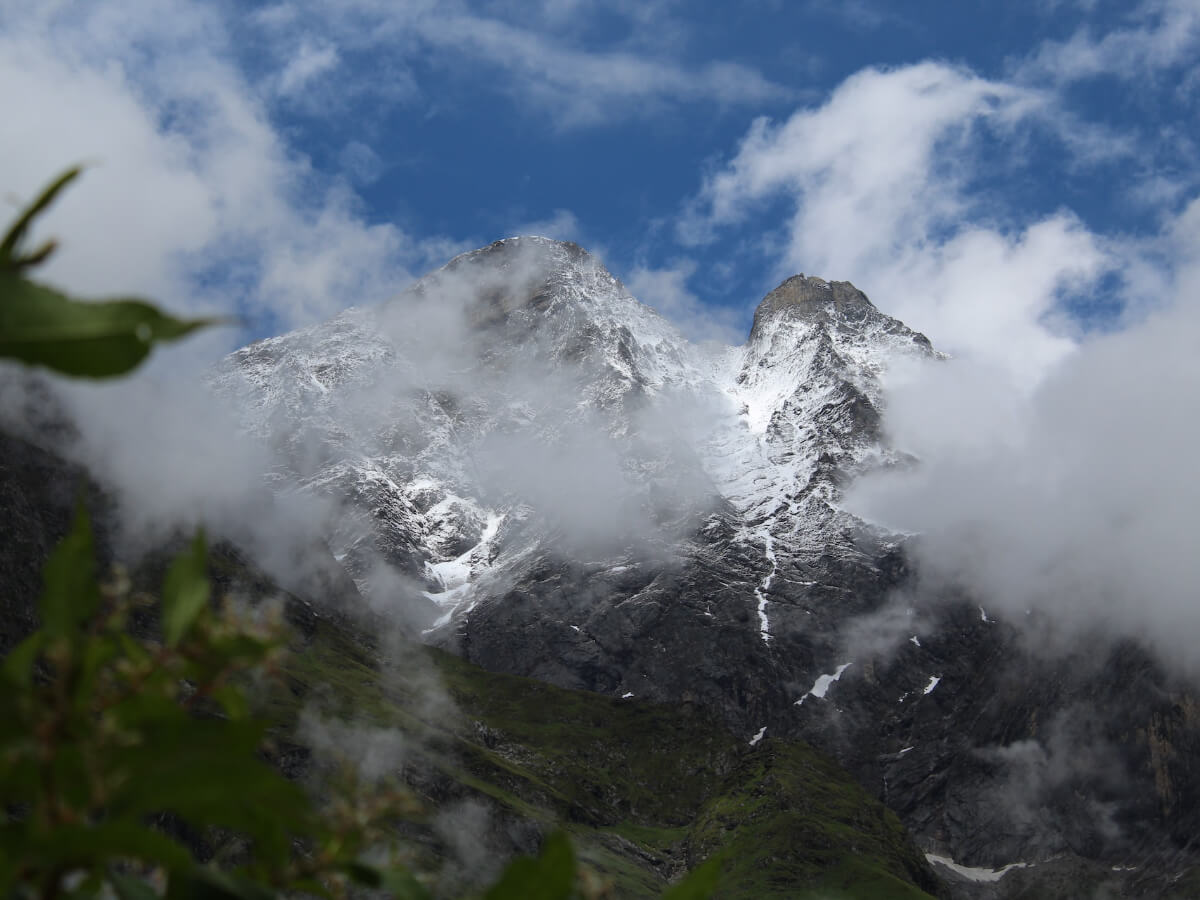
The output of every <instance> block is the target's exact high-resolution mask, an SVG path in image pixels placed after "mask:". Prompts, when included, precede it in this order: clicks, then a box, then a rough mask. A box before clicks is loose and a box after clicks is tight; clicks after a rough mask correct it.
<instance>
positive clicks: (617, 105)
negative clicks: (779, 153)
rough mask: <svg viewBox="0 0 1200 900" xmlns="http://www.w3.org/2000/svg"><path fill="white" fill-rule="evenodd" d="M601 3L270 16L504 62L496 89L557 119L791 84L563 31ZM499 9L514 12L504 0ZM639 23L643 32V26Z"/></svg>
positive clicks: (466, 64)
mask: <svg viewBox="0 0 1200 900" xmlns="http://www.w3.org/2000/svg"><path fill="white" fill-rule="evenodd" d="M595 6H596V4H593V3H591V2H568V3H567V4H565V5H563V4H561V3H554V2H551V3H549V5H548V6H547V7H546V8H545V9H543V10H541V13H539V14H538V15H531V14H529V11H528V8H527V7H526V8H523V9H522V10H521V11H520V12H521V13H522V14H516V15H514V14H513V12H514V11H512V10H509V11H508V12H509V13H510V17H509V18H502V17H500V16H498V15H486V14H482V13H480V12H478V11H476V10H475V9H473V8H472V7H471V6H470V5H469V4H466V3H441V4H430V3H425V2H416V0H414V2H407V3H392V2H383V0H355V2H347V3H343V4H339V5H337V6H330V5H328V4H324V3H316V2H296V3H292V4H289V5H288V7H287V14H286V15H283V14H282V13H276V14H274V15H273V16H272V17H270V18H269V20H268V24H269V25H270V27H271V28H272V29H276V30H284V31H286V32H289V33H290V32H291V31H294V30H296V29H298V28H304V29H307V30H308V31H311V32H314V33H324V34H329V35H332V36H334V37H336V40H337V41H338V43H339V45H341V46H345V47H348V48H357V49H369V50H371V51H372V52H374V53H378V54H380V55H382V56H386V57H388V58H392V59H397V60H401V61H402V63H403V64H404V65H408V64H410V63H412V62H414V61H420V62H421V63H423V64H426V65H430V66H433V67H435V68H438V69H440V70H441V71H442V72H444V73H447V74H450V75H453V76H455V77H462V75H463V74H464V73H468V74H469V75H470V76H471V77H472V80H473V83H476V84H478V82H475V81H474V79H475V76H478V75H480V74H482V73H481V71H480V67H484V69H485V70H486V69H493V70H499V72H500V73H501V74H502V76H503V77H501V78H499V79H496V78H490V79H488V80H487V81H486V82H485V84H486V85H487V87H488V88H489V89H494V90H499V91H501V92H504V93H507V94H510V95H512V96H514V97H516V98H519V99H520V100H521V101H522V104H523V105H524V106H525V107H526V108H531V109H533V110H535V111H538V112H541V113H544V114H548V115H550V116H552V118H553V121H554V124H555V125H556V126H557V127H577V126H590V125H597V124H602V123H605V122H609V121H612V120H614V119H627V118H634V117H639V116H645V115H647V114H649V113H652V112H654V111H656V110H658V109H661V108H662V107H663V106H665V105H670V104H677V103H692V102H705V103H714V104H718V105H723V106H728V105H738V104H753V103H761V102H764V101H767V100H774V99H780V98H784V97H786V96H788V95H789V93H790V92H789V90H788V89H786V88H784V87H783V86H781V85H778V84H775V83H772V82H770V81H768V80H767V79H766V78H764V77H763V76H762V74H760V73H759V72H758V71H757V70H755V69H753V68H750V67H748V66H745V65H741V64H738V63H733V62H726V61H719V60H718V61H706V62H704V63H701V64H696V65H693V64H688V63H685V62H682V61H680V60H679V59H678V58H676V56H674V55H673V54H671V53H664V52H660V51H659V50H657V49H653V50H648V49H646V48H645V47H643V46H642V43H644V42H638V41H634V42H632V43H630V44H629V45H628V46H626V45H624V44H618V45H616V46H613V45H611V44H610V45H609V46H608V47H607V48H606V49H590V48H588V49H585V48H584V47H583V46H581V45H580V44H579V43H578V42H576V41H574V40H572V39H571V38H570V36H569V35H565V34H563V33H561V32H560V31H556V30H555V28H556V27H557V26H558V25H561V23H562V21H563V18H564V17H569V16H570V15H574V16H576V17H577V18H578V19H579V20H580V21H583V20H587V19H588V17H589V16H590V15H591V14H592V13H594V12H595V9H594V7H595ZM494 11H495V12H505V10H504V8H503V4H501V5H500V6H499V7H495V8H494ZM608 12H610V13H615V14H617V15H621V16H624V17H626V18H628V19H629V20H630V22H631V23H633V25H634V26H636V25H637V24H638V23H644V22H645V21H647V18H648V19H649V20H651V21H654V22H656V23H658V24H657V25H656V27H655V32H656V33H666V32H670V31H672V30H681V29H682V28H683V26H682V24H681V23H679V22H678V21H671V22H670V23H669V25H664V24H663V21H664V17H665V16H666V7H665V6H664V5H663V4H651V5H649V6H648V7H647V8H645V9H641V8H640V7H639V6H638V5H637V4H623V5H621V6H619V7H617V8H615V9H611V10H608ZM631 30H632V31H634V32H635V33H636V31H637V28H635V27H634V28H631ZM659 43H661V42H659ZM667 43H668V44H671V43H672V42H667ZM281 46H282V45H281ZM485 77H486V76H485Z"/></svg>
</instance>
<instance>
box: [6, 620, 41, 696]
mask: <svg viewBox="0 0 1200 900" xmlns="http://www.w3.org/2000/svg"><path fill="white" fill-rule="evenodd" d="M45 644H46V632H44V631H35V632H34V633H33V634H31V635H30V636H29V637H27V638H25V640H23V641H21V643H19V644H17V646H16V647H14V648H13V649H12V650H11V651H10V652H9V654H8V656H6V657H5V658H4V677H5V678H6V679H8V681H10V682H11V683H12V684H13V685H14V686H15V687H18V688H28V687H29V686H30V685H32V684H33V664H34V662H35V661H36V660H37V656H38V654H39V653H41V652H42V647H44V646H45Z"/></svg>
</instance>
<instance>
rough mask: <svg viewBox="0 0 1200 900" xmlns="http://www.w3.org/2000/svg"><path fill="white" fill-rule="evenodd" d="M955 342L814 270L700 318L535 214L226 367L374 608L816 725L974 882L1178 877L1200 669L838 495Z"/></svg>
mask: <svg viewBox="0 0 1200 900" xmlns="http://www.w3.org/2000/svg"><path fill="white" fill-rule="evenodd" d="M938 358H939V354H938V353H937V352H936V351H935V350H934V349H933V348H932V347H931V345H930V342H929V341H928V340H927V339H926V338H925V337H924V336H922V335H920V334H918V333H916V332H914V331H912V330H910V329H908V328H907V327H906V326H905V325H903V324H902V323H900V322H898V321H897V320H895V319H892V318H890V317H888V316H886V315H884V314H883V313H881V312H880V311H879V310H878V309H876V308H875V306H874V305H873V304H872V303H871V302H870V301H869V300H868V299H867V297H866V296H865V295H864V294H863V293H862V292H860V291H858V290H857V289H856V288H854V286H853V285H850V284H848V283H846V282H836V281H835V282H827V281H824V280H823V279H821V278H815V277H805V276H803V275H799V276H796V277H794V278H790V279H788V280H787V281H785V282H784V283H783V284H781V285H780V286H779V287H778V288H776V289H775V290H774V291H772V292H771V293H770V294H769V295H768V296H767V297H766V298H765V299H764V300H763V302H762V303H761V304H760V305H759V307H758V309H757V311H756V313H755V316H754V322H753V327H752V329H751V332H750V335H749V338H748V340H747V341H746V343H745V344H744V345H742V346H740V347H714V346H700V345H695V344H692V343H689V342H688V341H687V340H685V339H684V338H683V337H682V336H681V335H680V334H679V333H678V332H677V331H676V330H675V329H674V328H673V327H672V326H671V325H670V324H669V323H667V322H666V321H665V320H663V319H662V318H661V317H659V316H658V315H657V314H655V313H654V312H653V311H652V310H650V309H648V308H647V307H645V306H643V305H642V304H640V303H638V301H637V300H636V299H634V298H633V297H632V296H631V295H630V294H629V292H628V291H627V290H626V289H625V288H624V286H623V285H621V283H620V282H619V281H618V280H617V279H615V278H614V277H613V276H612V275H611V274H610V273H609V272H608V271H607V270H606V269H605V268H604V267H603V265H602V264H600V263H599V261H597V260H596V259H595V258H594V257H592V256H591V255H589V254H588V253H586V252H585V251H583V250H582V249H581V248H579V247H577V246H576V245H573V244H567V243H560V242H555V241H550V240H546V239H543V238H524V237H523V238H514V239H509V240H505V241H499V242H497V243H495V244H492V245H491V246H489V247H486V248H483V249H481V250H477V251H474V252H471V253H467V254H464V255H462V256H459V257H457V258H456V259H454V260H452V261H451V262H450V263H449V264H447V265H446V266H445V267H444V268H442V269H440V270H438V271H436V272H434V273H432V274H430V275H428V276H426V277H425V278H423V279H422V280H420V281H419V282H417V283H416V284H415V285H413V286H412V287H411V288H409V289H408V290H406V291H405V292H403V293H402V294H401V295H400V296H398V297H397V298H395V299H394V300H392V301H391V302H389V303H387V304H384V305H383V306H380V307H374V308H352V309H349V310H347V311H346V312H344V313H342V314H341V315H339V316H337V317H336V318H334V319H332V320H331V321H329V322H327V323H325V324H322V325H319V326H315V327H313V328H309V329H306V330H303V331H299V332H295V333H292V334H287V335H283V336H281V337H277V338H271V339H268V340H265V341H260V342H258V343H256V344H253V345H251V346H249V347H246V348H244V349H242V350H239V351H238V352H236V353H234V354H233V355H232V356H231V357H229V358H228V360H226V362H225V364H224V365H223V366H222V367H221V369H220V370H219V371H218V372H217V373H215V374H214V376H213V379H212V382H213V386H214V388H215V389H216V390H217V391H218V392H219V393H220V394H222V395H224V396H225V397H227V398H228V399H229V400H230V402H231V403H233V404H234V405H235V406H236V408H237V410H238V411H239V415H240V416H241V421H242V424H243V427H244V428H245V429H246V430H247V431H248V432H250V433H251V434H254V435H256V436H257V437H258V438H260V439H261V440H262V441H263V442H264V443H265V444H266V445H267V446H269V447H271V448H272V450H273V451H274V453H275V459H276V460H277V464H276V467H275V468H274V470H273V471H272V473H271V479H270V480H271V484H272V486H273V488H274V489H275V491H276V492H277V493H278V494H295V495H299V496H303V497H306V498H310V499H312V500H313V501H314V502H315V503H317V504H318V505H319V506H320V508H321V509H322V510H324V513H323V515H324V516H325V520H324V522H323V523H322V527H323V529H324V532H325V535H326V538H327V540H328V542H329V544H330V546H331V547H332V549H333V552H334V556H335V557H336V558H337V559H338V561H339V562H340V563H341V564H342V565H343V566H344V567H345V569H346V570H347V571H348V572H349V573H350V575H351V576H352V577H353V578H354V580H355V582H356V585H357V588H358V590H359V592H360V593H361V594H362V595H363V597H365V598H366V603H368V604H369V605H370V607H371V609H372V610H373V612H374V613H375V614H376V615H377V616H379V617H380V620H386V621H389V622H393V623H397V624H398V626H399V627H402V628H403V629H404V630H405V631H406V633H407V634H408V635H410V636H412V637H416V638H419V639H420V640H421V641H423V642H424V643H427V644H431V645H433V646H435V647H442V648H446V649H449V650H451V651H453V652H454V653H455V654H457V655H459V656H461V657H462V658H463V659H464V660H467V661H469V662H471V663H475V664H478V665H481V666H483V667H484V668H485V669H488V670H491V671H494V672H501V673H507V674H510V675H516V676H528V677H532V678H536V679H539V680H541V681H543V682H549V683H551V684H554V685H557V686H559V687H562V688H569V689H577V690H578V689H582V690H587V691H593V692H598V693H601V694H607V695H609V696H610V697H612V698H615V699H622V698H626V699H631V698H632V699H637V700H650V701H655V702H658V703H666V704H673V705H678V706H682V707H688V708H690V707H698V708H701V709H704V710H708V711H710V712H711V713H712V714H714V715H716V716H718V717H719V718H720V719H722V720H723V721H724V722H725V723H726V725H727V727H729V728H731V729H732V730H733V731H734V732H735V733H737V734H739V735H741V737H742V738H743V739H744V740H746V741H747V742H749V741H757V740H762V739H764V738H771V737H782V738H804V739H806V740H808V741H811V742H812V743H813V744H815V745H816V746H818V747H820V748H822V749H824V750H826V751H827V752H829V753H831V754H832V755H834V756H835V757H836V758H837V759H838V760H839V761H840V762H841V763H842V764H843V765H845V766H846V767H847V768H848V769H849V770H850V771H851V772H852V773H853V774H854V775H855V777H856V778H857V779H858V780H859V781H860V783H862V784H863V785H864V786H866V787H867V788H868V789H869V790H870V791H872V792H873V793H874V794H875V795H876V796H878V797H879V798H880V799H881V800H883V801H884V802H885V803H886V804H887V805H888V806H890V807H891V808H892V809H894V810H895V811H896V812H897V813H899V814H900V816H901V819H902V820H903V821H904V822H905V824H906V825H907V826H908V827H909V828H910V829H912V831H913V832H914V834H915V835H916V837H917V839H918V841H919V842H920V843H921V844H922V846H923V847H924V848H925V849H926V850H927V851H928V852H929V853H930V854H931V859H935V861H938V866H939V869H940V871H941V874H943V875H944V876H945V877H946V878H947V879H948V880H949V881H950V882H952V883H953V882H959V883H961V884H962V885H963V886H964V887H963V888H962V890H964V891H965V892H966V893H965V894H964V895H965V896H1021V895H1022V894H1021V893H1020V892H1021V891H1023V890H1034V891H1035V894H1034V895H1036V896H1077V895H1078V894H1077V893H1071V892H1072V891H1077V890H1079V889H1080V886H1081V885H1089V884H1090V885H1092V886H1094V887H1095V889H1096V890H1100V889H1104V890H1108V891H1111V892H1114V893H1115V895H1116V896H1162V895H1165V892H1166V891H1167V885H1168V884H1169V882H1170V879H1172V878H1175V877H1177V876H1182V875H1183V874H1184V873H1185V872H1186V871H1188V867H1190V866H1192V865H1194V864H1195V861H1196V860H1195V856H1194V853H1193V851H1192V850H1191V849H1190V848H1191V839H1192V835H1194V834H1195V833H1196V827H1197V825H1200V822H1198V821H1197V815H1198V813H1197V811H1198V810H1200V772H1198V767H1197V764H1196V763H1197V760H1200V754H1198V752H1197V751H1198V750H1200V744H1198V740H1200V717H1198V716H1197V715H1196V710H1197V709H1200V706H1197V704H1196V701H1195V698H1194V692H1193V691H1192V689H1191V688H1190V685H1189V684H1187V683H1186V682H1183V681H1180V680H1179V679H1178V678H1177V677H1176V676H1174V675H1172V674H1170V673H1168V672H1165V671H1163V670H1162V669H1161V668H1159V667H1158V666H1157V665H1156V663H1155V662H1154V661H1153V659H1152V657H1151V656H1150V655H1149V654H1147V653H1146V652H1145V651H1144V650H1142V649H1141V648H1139V647H1138V646H1136V645H1134V644H1131V643H1113V642H1111V641H1108V640H1106V639H1102V638H1097V640H1096V641H1095V642H1093V643H1092V644H1090V645H1089V646H1088V647H1087V648H1085V649H1081V650H1080V651H1079V652H1078V653H1077V654H1075V655H1073V656H1064V655H1062V654H1058V655H1055V654H1047V653H1041V652H1038V651H1035V649H1034V648H1033V646H1032V645H1031V644H1030V643H1029V642H1028V641H1026V640H1024V639H1023V635H1024V634H1025V633H1026V632H1027V631H1028V628H1027V625H1028V623H1025V622H1006V621H1003V620H1000V619H998V618H997V617H996V616H994V615H989V613H988V612H987V611H986V610H985V609H983V608H981V607H979V606H978V605H977V604H976V603H975V602H974V601H973V600H972V598H970V597H969V596H967V595H966V594H965V593H962V592H955V591H948V590H937V591H934V590H932V589H928V588H925V587H924V586H923V585H922V583H921V582H920V579H919V573H914V572H913V571H912V570H911V565H910V563H909V561H908V555H907V554H906V550H905V547H906V543H907V542H908V541H909V540H912V539H913V538H911V537H910V536H906V535H898V534H893V533H889V532H888V531H886V530H885V529H883V528H881V527H878V526H876V525H873V524H872V523H869V522H864V521H861V520H859V519H857V518H855V517H854V516H853V515H851V514H850V513H848V512H847V511H845V510H844V509H842V508H841V507H840V505H839V501H840V498H841V495H842V491H843V489H844V487H845V485H846V484H847V483H848V481H849V480H850V479H852V478H854V477H855V476H856V475H858V474H860V473H863V472H867V471H870V470H872V469H874V468H876V467H881V466H896V465H905V466H906V465H919V461H916V460H913V459H911V458H909V457H908V456H907V455H906V454H905V453H904V452H903V448H900V447H894V446H892V445H891V444H890V443H889V438H888V435H887V434H886V433H885V431H884V430H883V428H882V427H881V420H882V412H883V402H884V383H885V379H886V377H887V373H888V371H889V367H892V366H895V365H896V364H897V361H898V360H906V359H908V360H936V359H938ZM1031 616H1033V618H1034V619H1036V616H1035V615H1034V614H1032V613H1031ZM918 622H920V623H921V624H920V627H919V628H918V625H917V623H918ZM918 631H919V632H920V633H918ZM1003 866H1008V867H1010V868H1008V869H1007V870H1006V871H1005V874H1004V875H1003V876H1002V877H1000V876H995V875H994V874H993V872H992V869H993V868H995V867H1003ZM1030 885H1033V887H1030ZM1055 885H1058V886H1059V887H1054V886H1055ZM1060 889H1061V890H1062V891H1066V893H1058V892H1057V891H1059V890H1060Z"/></svg>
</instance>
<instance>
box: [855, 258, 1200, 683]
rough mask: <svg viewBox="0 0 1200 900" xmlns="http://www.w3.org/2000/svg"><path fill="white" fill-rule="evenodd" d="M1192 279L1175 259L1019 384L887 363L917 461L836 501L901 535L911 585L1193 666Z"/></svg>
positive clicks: (1197, 661)
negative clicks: (1163, 280) (1038, 617)
mask: <svg viewBox="0 0 1200 900" xmlns="http://www.w3.org/2000/svg"><path fill="white" fill-rule="evenodd" d="M1195 286H1196V281H1195V278H1194V277H1190V276H1189V273H1188V272H1187V270H1182V271H1181V272H1180V276H1179V278H1178V279H1177V280H1176V281H1175V287H1174V291H1173V295H1172V296H1169V297H1167V298H1164V301H1165V302H1163V304H1162V307H1161V308H1160V309H1158V310H1156V311H1154V312H1153V313H1150V314H1148V315H1145V316H1144V317H1143V318H1142V319H1141V320H1140V321H1137V322H1133V323H1130V324H1129V325H1128V326H1127V327H1125V328H1124V329H1122V330H1121V331H1118V332H1115V333H1111V334H1103V335H1095V336H1089V337H1086V338H1084V339H1083V340H1081V341H1080V343H1079V344H1078V346H1077V348H1076V349H1075V351H1074V352H1073V353H1071V354H1070V355H1069V356H1068V357H1067V358H1066V359H1064V360H1063V361H1062V362H1061V363H1059V364H1058V365H1057V366H1055V367H1053V368H1052V369H1051V370H1050V371H1049V372H1048V373H1047V374H1046V375H1045V377H1044V378H1043V379H1041V380H1040V381H1039V382H1038V383H1037V385H1036V386H1035V387H1034V388H1032V389H1024V388H1023V386H1022V385H1020V384H1018V383H1015V381H1014V379H1012V378H1010V377H1007V376H1006V375H1005V373H1004V372H1003V371H1001V370H998V369H996V368H992V367H989V366H987V365H986V364H984V363H981V362H979V361H977V360H972V359H970V358H967V359H961V360H950V361H946V362H943V363H938V364H929V365H925V366H923V367H920V368H913V369H909V370H908V371H905V372H901V373H896V374H895V376H894V378H893V382H892V384H891V386H890V390H889V398H888V409H887V413H886V416H885V427H886V428H887V429H888V431H889V432H890V436H891V438H892V439H893V440H894V441H895V442H896V444H897V446H899V447H902V448H904V449H905V450H908V451H910V452H911V453H913V454H914V455H915V456H916V457H917V458H918V459H919V462H918V463H917V464H916V465H914V466H912V467H911V468H905V469H895V470H891V471H883V472H876V473H874V474H871V475H869V476H866V477H864V478H862V479H860V480H859V481H858V482H857V483H856V484H855V485H853V487H852V489H851V490H850V492H849V494H848V496H847V500H846V502H847V505H848V507H849V508H850V509H851V510H852V511H854V512H856V513H858V514H860V515H862V516H864V517H866V518H868V519H871V520H874V521H877V522H880V523H882V524H885V525H887V526H890V527H893V528H896V529H900V530H903V531H906V532H914V533H917V534H918V535H919V536H918V537H917V538H916V539H915V540H913V541H912V543H911V548H912V551H913V553H914V554H915V559H916V562H917V564H918V571H919V573H920V577H921V578H922V579H923V580H924V581H925V583H926V584H930V585H935V586H943V587H944V586H952V587H957V588H960V589H962V590H965V591H966V592H967V593H968V594H970V595H971V596H973V597H974V598H976V599H977V600H978V602H980V603H984V604H985V605H986V606H987V609H988V610H989V612H992V611H993V610H995V611H996V612H1003V613H1005V614H1007V615H1008V616H1009V617H1010V618H1012V619H1014V620H1019V619H1021V618H1023V617H1024V615H1025V613H1026V611H1028V610H1038V611H1041V612H1044V613H1047V614H1049V615H1050V616H1051V617H1052V619H1053V620H1054V621H1055V622H1056V623H1058V624H1061V625H1062V626H1064V628H1065V630H1066V632H1067V633H1075V634H1078V633H1080V632H1082V631H1085V630H1094V629H1099V630H1101V631H1108V632H1110V633H1112V634H1115V635H1120V636H1132V637H1136V638H1140V639H1143V640H1145V641H1148V642H1149V643H1150V644H1151V645H1153V646H1154V647H1156V648H1158V649H1159V650H1160V651H1162V652H1163V653H1165V654H1166V657H1167V658H1168V659H1169V660H1171V661H1173V662H1174V663H1175V664H1177V665H1181V666H1184V667H1185V668H1187V669H1189V670H1193V671H1194V670H1196V668H1197V666H1198V665H1200V651H1197V649H1196V644H1195V641H1194V635H1195V634H1196V630H1197V628H1198V627H1200V607H1198V606H1197V604H1196V598H1197V597H1198V596H1200V556H1198V555H1197V553H1196V546H1197V545H1196V536H1195V528H1196V511H1197V509H1200V478H1198V477H1197V475H1196V471H1195V464H1194V459H1195V448H1196V446H1197V442H1198V441H1200V420H1198V419H1197V417H1196V416H1195V414H1194V410H1195V398H1196V397H1197V396H1198V395H1200V355H1198V354H1197V353H1196V349H1195V348H1196V346H1197V337H1200V313H1198V311H1197V308H1196V304H1195V299H1194V298H1195V296H1196V294H1195Z"/></svg>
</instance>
